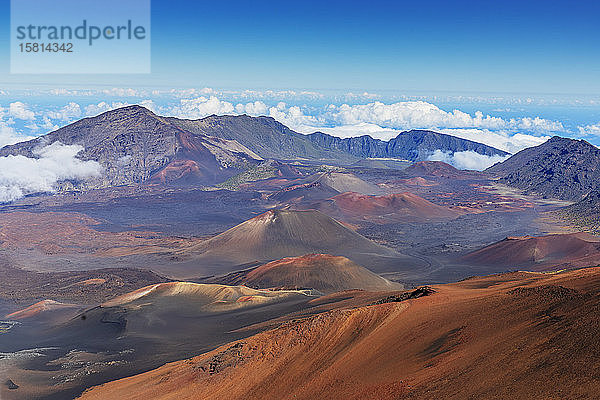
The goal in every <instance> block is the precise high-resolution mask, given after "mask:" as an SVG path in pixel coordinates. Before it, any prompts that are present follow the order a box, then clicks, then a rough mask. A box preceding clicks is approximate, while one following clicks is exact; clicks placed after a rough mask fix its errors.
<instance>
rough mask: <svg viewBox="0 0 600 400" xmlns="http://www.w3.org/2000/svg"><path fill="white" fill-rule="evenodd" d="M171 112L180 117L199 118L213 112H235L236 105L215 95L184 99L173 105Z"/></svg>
mask: <svg viewBox="0 0 600 400" xmlns="http://www.w3.org/2000/svg"><path fill="white" fill-rule="evenodd" d="M169 110H170V112H171V113H172V114H173V115H174V116H176V117H180V118H189V119H197V118H202V117H206V116H207V115H212V114H233V113H234V111H235V107H234V106H233V104H231V103H229V102H227V101H221V100H219V99H218V98H217V97H215V96H210V97H208V98H207V97H197V98H195V99H182V100H180V102H179V105H177V106H174V107H171V108H170V109H169Z"/></svg>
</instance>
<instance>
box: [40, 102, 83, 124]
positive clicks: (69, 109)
mask: <svg viewBox="0 0 600 400" xmlns="http://www.w3.org/2000/svg"><path fill="white" fill-rule="evenodd" d="M46 116H47V117H48V118H52V119H58V120H61V121H72V120H73V119H75V118H79V117H80V116H81V106H80V105H79V104H77V103H74V102H70V103H68V104H67V105H65V106H64V107H63V108H61V109H60V110H58V111H48V112H46Z"/></svg>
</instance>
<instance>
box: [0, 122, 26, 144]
mask: <svg viewBox="0 0 600 400" xmlns="http://www.w3.org/2000/svg"><path fill="white" fill-rule="evenodd" d="M31 139H34V136H28V135H23V134H20V133H19V132H17V131H16V130H15V129H14V128H13V127H12V126H9V125H8V124H7V123H6V122H3V121H1V120H0V148H2V147H4V146H7V145H9V144H15V143H19V142H24V141H26V140H31Z"/></svg>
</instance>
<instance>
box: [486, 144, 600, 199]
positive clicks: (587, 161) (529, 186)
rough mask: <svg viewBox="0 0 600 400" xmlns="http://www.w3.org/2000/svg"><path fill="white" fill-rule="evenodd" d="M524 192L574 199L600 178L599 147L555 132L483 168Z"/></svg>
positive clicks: (583, 194)
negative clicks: (534, 144) (537, 143)
mask: <svg viewBox="0 0 600 400" xmlns="http://www.w3.org/2000/svg"><path fill="white" fill-rule="evenodd" d="M486 172H489V173H491V174H494V175H496V176H498V177H499V178H500V181H501V182H503V183H505V184H507V185H509V186H513V187H516V188H519V189H522V190H524V191H525V192H526V193H533V194H537V195H540V196H545V197H551V198H556V199H562V200H572V201H578V200H580V199H581V198H582V197H583V196H585V195H586V194H588V193H589V192H590V191H592V190H595V189H597V188H598V185H599V182H600V149H598V148H597V147H596V146H594V145H592V144H590V143H588V142H586V141H585V140H574V139H567V138H562V137H558V136H555V137H553V138H551V139H550V140H548V141H547V142H545V143H543V144H541V145H539V146H536V147H530V148H527V149H525V150H521V151H520V152H518V153H517V154H515V155H514V156H512V157H510V158H509V159H508V160H506V161H504V162H502V163H498V164H496V165H493V166H491V167H490V168H488V169H487V170H486Z"/></svg>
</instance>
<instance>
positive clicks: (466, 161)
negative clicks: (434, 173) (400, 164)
mask: <svg viewBox="0 0 600 400" xmlns="http://www.w3.org/2000/svg"><path fill="white" fill-rule="evenodd" d="M508 157H510V156H498V155H495V156H486V155H484V154H479V153H477V152H475V151H471V150H468V151H457V152H455V153H454V154H452V153H450V152H445V151H442V150H436V151H434V152H433V154H432V155H431V156H429V158H428V160H430V161H443V162H445V163H447V164H450V165H452V166H454V167H456V168H458V169H471V170H476V171H483V170H484V169H486V168H488V167H491V166H492V165H494V164H496V163H499V162H502V161H504V160H506V159H507V158H508Z"/></svg>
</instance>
